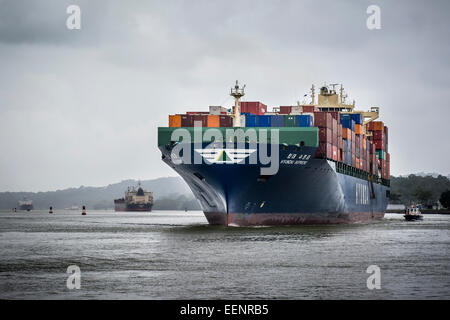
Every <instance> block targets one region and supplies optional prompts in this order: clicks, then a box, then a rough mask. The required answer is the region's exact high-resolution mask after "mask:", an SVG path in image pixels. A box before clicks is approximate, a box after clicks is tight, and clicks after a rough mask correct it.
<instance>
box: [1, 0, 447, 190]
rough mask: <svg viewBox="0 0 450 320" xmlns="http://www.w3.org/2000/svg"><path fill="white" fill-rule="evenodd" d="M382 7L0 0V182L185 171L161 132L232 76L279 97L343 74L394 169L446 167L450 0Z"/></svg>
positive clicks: (18, 186) (221, 97)
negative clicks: (373, 16)
mask: <svg viewBox="0 0 450 320" xmlns="http://www.w3.org/2000/svg"><path fill="white" fill-rule="evenodd" d="M377 2H378V4H379V5H380V7H381V10H382V16H381V17H382V29H381V30H378V31H369V30H367V28H366V24H365V23H366V21H365V20H366V17H367V15H366V13H365V10H366V8H367V6H368V5H370V4H373V2H372V1H320V2H317V1H312V0H311V1H296V0H295V1H294V0H293V1H126V2H125V1H57V2H55V1H32V2H31V1H0V8H1V10H0V70H1V72H0V150H2V153H1V155H0V177H1V179H0V190H32V191H35V190H54V189H57V188H63V187H69V186H78V185H96V186H99V185H104V184H108V183H112V182H115V181H118V180H122V179H126V178H135V179H147V178H154V177H158V176H164V175H175V173H174V172H173V171H172V170H171V169H170V168H168V167H166V166H165V165H164V164H163V163H162V162H161V160H160V154H159V151H158V149H157V148H156V128H157V127H158V126H165V125H166V124H167V115H168V113H175V112H177V113H178V112H184V111H186V110H189V109H194V110H206V109H207V106H208V105H216V104H225V105H230V104H231V100H230V99H229V97H228V95H227V94H228V90H229V87H230V86H231V85H232V83H233V82H234V80H236V79H239V80H241V81H243V82H245V83H246V84H247V95H246V98H247V99H248V100H261V101H263V102H265V103H267V104H268V105H269V106H277V105H284V104H290V103H294V102H295V101H296V100H297V99H299V97H301V96H302V95H303V94H304V93H306V92H307V91H308V89H309V87H310V85H311V83H315V84H318V85H320V84H322V83H323V82H324V81H330V82H342V83H344V85H345V87H346V88H347V90H348V91H349V94H350V96H351V97H352V98H355V99H356V102H357V105H360V106H362V107H363V106H364V107H366V106H367V107H369V106H372V105H378V106H380V107H381V119H382V120H383V121H385V122H386V123H387V124H388V125H389V127H390V135H391V137H390V151H391V154H392V157H391V158H392V173H393V174H394V175H396V174H406V173H410V172H417V171H430V172H442V173H444V174H448V173H449V172H450V167H449V165H448V163H447V162H448V161H447V159H448V158H449V157H450V150H449V149H448V140H449V138H450V134H449V133H448V132H449V131H448V130H447V120H446V119H449V118H450V109H449V108H448V103H447V101H449V100H450V93H449V91H448V89H447V88H448V85H449V83H450V79H449V75H450V70H449V69H450V66H449V61H448V56H449V54H450V52H449V43H448V41H445V39H446V38H448V36H447V34H448V30H450V28H449V24H450V19H448V15H449V14H448V12H449V10H448V9H449V4H448V2H447V1H433V2H426V1H416V2H411V1H395V2H394V1H377ZM73 3H74V4H79V5H80V7H81V9H82V30H80V31H69V30H67V29H66V28H65V19H66V17H67V14H66V13H65V9H66V7H67V5H68V4H73ZM418 148H419V149H420V152H419V154H418V152H417V150H418ZM430 155H438V156H432V157H430Z"/></svg>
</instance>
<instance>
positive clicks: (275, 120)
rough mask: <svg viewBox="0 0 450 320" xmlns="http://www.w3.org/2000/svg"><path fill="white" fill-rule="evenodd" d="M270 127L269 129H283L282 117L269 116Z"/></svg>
mask: <svg viewBox="0 0 450 320" xmlns="http://www.w3.org/2000/svg"><path fill="white" fill-rule="evenodd" d="M270 126H271V127H284V116H281V115H271V116H270Z"/></svg>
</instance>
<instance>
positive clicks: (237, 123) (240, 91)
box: [230, 80, 245, 127]
mask: <svg viewBox="0 0 450 320" xmlns="http://www.w3.org/2000/svg"><path fill="white" fill-rule="evenodd" d="M244 88H245V84H244V86H243V87H242V88H239V84H238V81H237V80H236V85H235V86H234V90H233V88H231V92H230V96H232V97H233V98H234V113H233V118H234V123H233V126H234V127H241V104H240V102H239V99H241V98H242V97H243V96H244V95H245V93H244Z"/></svg>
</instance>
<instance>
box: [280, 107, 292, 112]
mask: <svg viewBox="0 0 450 320" xmlns="http://www.w3.org/2000/svg"><path fill="white" fill-rule="evenodd" d="M291 111H292V107H289V106H287V107H286V106H283V107H280V114H290V113H291Z"/></svg>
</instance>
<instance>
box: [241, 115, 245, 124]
mask: <svg viewBox="0 0 450 320" xmlns="http://www.w3.org/2000/svg"><path fill="white" fill-rule="evenodd" d="M241 127H245V114H241Z"/></svg>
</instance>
